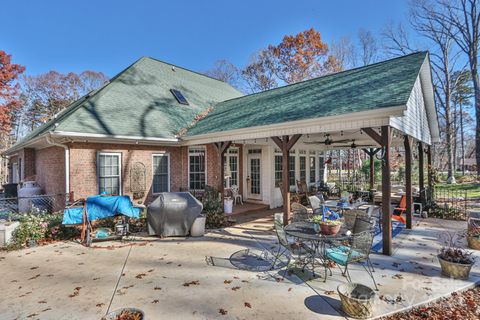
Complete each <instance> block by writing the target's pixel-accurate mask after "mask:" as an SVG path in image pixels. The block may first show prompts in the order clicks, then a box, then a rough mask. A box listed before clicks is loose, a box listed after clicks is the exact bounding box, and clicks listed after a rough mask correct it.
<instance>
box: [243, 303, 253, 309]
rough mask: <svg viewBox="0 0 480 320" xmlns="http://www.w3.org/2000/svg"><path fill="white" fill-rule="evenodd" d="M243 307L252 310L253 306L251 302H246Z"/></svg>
mask: <svg viewBox="0 0 480 320" xmlns="http://www.w3.org/2000/svg"><path fill="white" fill-rule="evenodd" d="M243 305H244V306H245V307H246V308H250V309H251V308H252V305H251V304H250V303H249V302H245V303H244V304H243Z"/></svg>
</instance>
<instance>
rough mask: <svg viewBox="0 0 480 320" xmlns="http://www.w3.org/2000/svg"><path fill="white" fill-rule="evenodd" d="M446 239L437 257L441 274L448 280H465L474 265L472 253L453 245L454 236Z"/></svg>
mask: <svg viewBox="0 0 480 320" xmlns="http://www.w3.org/2000/svg"><path fill="white" fill-rule="evenodd" d="M448 237H449V239H448V241H446V243H445V246H444V247H443V248H442V249H441V250H440V253H439V255H438V260H439V262H440V266H441V267H442V274H443V275H445V276H447V277H450V278H454V279H462V280H466V279H468V277H469V275H470V270H471V269H472V266H473V264H474V263H475V258H474V257H473V256H472V252H469V251H467V250H465V249H463V248H459V247H457V246H456V245H455V243H456V235H450V234H449V235H448Z"/></svg>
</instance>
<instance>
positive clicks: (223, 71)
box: [205, 59, 240, 88]
mask: <svg viewBox="0 0 480 320" xmlns="http://www.w3.org/2000/svg"><path fill="white" fill-rule="evenodd" d="M205 74H206V75H207V76H209V77H212V78H215V79H217V80H220V81H223V82H226V83H228V84H230V85H231V86H233V87H235V88H239V87H240V83H239V79H240V71H239V70H238V68H237V67H236V66H235V65H234V64H233V63H231V62H230V61H228V60H225V59H221V60H217V61H216V62H215V65H214V66H213V68H212V69H210V70H207V71H206V72H205Z"/></svg>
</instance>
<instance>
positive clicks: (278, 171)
mask: <svg viewBox="0 0 480 320" xmlns="http://www.w3.org/2000/svg"><path fill="white" fill-rule="evenodd" d="M282 165H283V164H282V156H279V155H275V163H274V170H275V187H278V184H279V183H280V182H282Z"/></svg>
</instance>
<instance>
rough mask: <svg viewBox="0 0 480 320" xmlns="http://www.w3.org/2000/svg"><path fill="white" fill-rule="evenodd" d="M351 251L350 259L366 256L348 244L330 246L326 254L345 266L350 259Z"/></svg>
mask: <svg viewBox="0 0 480 320" xmlns="http://www.w3.org/2000/svg"><path fill="white" fill-rule="evenodd" d="M350 251H351V252H350ZM349 252H350V260H360V259H362V258H363V257H364V255H363V254H361V253H360V252H357V251H355V250H351V249H350V248H349V247H347V246H338V247H335V248H329V249H327V251H326V256H327V258H328V259H330V260H333V261H334V262H336V263H338V264H339V265H342V266H344V265H346V264H347V263H348V261H347V260H348V259H349V256H348V254H349Z"/></svg>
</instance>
